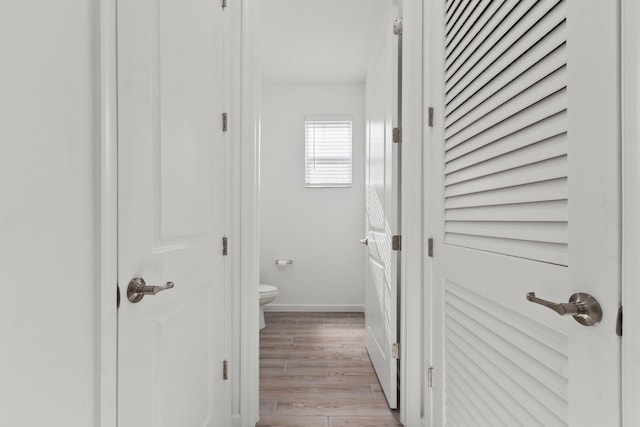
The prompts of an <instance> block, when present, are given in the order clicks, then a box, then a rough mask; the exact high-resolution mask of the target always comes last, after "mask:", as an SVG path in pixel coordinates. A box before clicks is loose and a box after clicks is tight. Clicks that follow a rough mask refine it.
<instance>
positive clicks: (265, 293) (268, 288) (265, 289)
mask: <svg viewBox="0 0 640 427" xmlns="http://www.w3.org/2000/svg"><path fill="white" fill-rule="evenodd" d="M258 291H259V293H260V329H262V328H264V327H265V325H266V324H265V322H264V305H265V304H269V303H270V302H271V301H273V300H274V299H276V297H277V296H278V288H277V287H276V286H273V285H263V284H261V285H260V286H259V289H258Z"/></svg>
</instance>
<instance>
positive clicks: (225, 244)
mask: <svg viewBox="0 0 640 427" xmlns="http://www.w3.org/2000/svg"><path fill="white" fill-rule="evenodd" d="M222 255H223V256H227V255H229V248H228V240H227V237H226V236H225V237H223V238H222Z"/></svg>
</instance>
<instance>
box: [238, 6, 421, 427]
mask: <svg viewBox="0 0 640 427" xmlns="http://www.w3.org/2000/svg"><path fill="white" fill-rule="evenodd" d="M241 7H242V12H241V15H242V22H241V25H240V28H239V29H238V28H235V31H236V33H237V34H240V35H241V55H240V56H241V58H242V66H241V72H240V73H237V74H234V75H239V79H240V82H239V85H240V87H241V100H240V104H241V107H240V109H241V116H240V120H241V133H242V135H241V136H240V138H239V139H238V140H237V144H238V145H239V146H240V147H239V154H240V158H239V165H240V171H239V172H234V174H235V176H236V178H239V179H240V189H239V191H240V194H239V197H238V198H237V199H235V201H234V202H233V203H236V204H238V206H240V209H239V212H240V219H239V230H242V232H241V233H240V236H241V239H240V246H241V247H240V260H239V262H238V266H239V273H240V274H241V275H240V276H236V279H235V280H234V284H233V286H234V287H235V286H239V289H240V311H241V313H242V319H244V320H245V322H243V323H242V324H235V325H234V335H236V336H240V348H241V354H240V369H241V373H240V377H241V384H240V390H241V391H242V392H241V399H242V402H241V408H240V409H241V417H242V421H241V425H242V426H243V427H249V426H251V425H253V424H251V423H252V422H255V421H256V420H257V417H258V399H259V394H258V373H259V370H258V363H259V352H258V348H259V347H258V344H259V335H258V328H257V323H258V322H257V317H258V305H257V298H256V297H255V296H256V295H257V293H258V289H257V286H258V282H259V276H260V274H259V260H260V258H259V222H258V220H259V204H258V200H259V191H260V184H259V153H260V111H259V108H260V103H259V101H260V70H259V51H258V49H259V44H258V41H259V34H258V8H259V0H241ZM401 15H402V16H403V55H402V62H403V64H402V66H403V72H402V79H403V89H402V92H403V93H402V108H403V110H404V111H405V112H406V113H405V114H404V115H403V123H402V128H403V131H402V133H403V147H402V149H403V156H402V186H403V188H402V191H403V192H405V193H407V194H411V195H412V197H402V205H401V211H402V214H401V215H402V216H401V222H402V227H401V234H402V235H403V236H404V237H403V239H402V240H403V242H402V245H403V256H402V261H401V264H400V269H401V270H400V271H401V277H402V279H401V283H400V289H401V297H400V310H401V316H400V341H401V345H402V351H401V373H400V375H401V396H402V398H401V402H400V415H401V419H402V421H403V422H404V423H405V425H412V426H413V425H419V424H420V422H421V421H420V418H421V416H422V408H421V406H422V387H423V385H424V381H423V379H424V378H425V375H424V373H425V370H426V368H425V367H424V366H423V363H422V360H423V351H422V336H423V332H422V330H423V329H422V328H423V324H422V311H423V308H424V307H423V304H422V303H421V302H422V279H423V277H422V274H423V273H422V271H423V254H424V251H423V248H424V244H423V232H422V217H423V215H422V208H423V203H422V194H423V193H422V123H423V119H422V118H423V114H422V112H423V100H422V29H423V23H422V2H421V1H420V0H401ZM389 31H392V29H391V28H389ZM234 145H235V144H234ZM234 196H235V195H234ZM236 207H237V206H236ZM253 326H255V327H253ZM252 327H253V328H252ZM409 338H411V339H409Z"/></svg>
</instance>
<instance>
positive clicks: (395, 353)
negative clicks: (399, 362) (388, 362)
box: [391, 342, 400, 359]
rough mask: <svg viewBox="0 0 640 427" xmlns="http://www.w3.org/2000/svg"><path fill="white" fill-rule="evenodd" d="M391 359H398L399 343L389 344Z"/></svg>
mask: <svg viewBox="0 0 640 427" xmlns="http://www.w3.org/2000/svg"><path fill="white" fill-rule="evenodd" d="M391 357H393V358H394V359H400V343H397V342H394V343H393V344H391Z"/></svg>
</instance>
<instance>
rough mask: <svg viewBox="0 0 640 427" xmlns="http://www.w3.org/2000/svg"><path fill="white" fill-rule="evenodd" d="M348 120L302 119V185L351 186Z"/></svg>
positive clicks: (349, 123) (350, 150)
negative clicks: (303, 142)
mask: <svg viewBox="0 0 640 427" xmlns="http://www.w3.org/2000/svg"><path fill="white" fill-rule="evenodd" d="M351 147H352V143H351V121H350V120H307V121H305V185H306V186H307V187H351V163H352V161H351V157H352V148H351Z"/></svg>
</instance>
